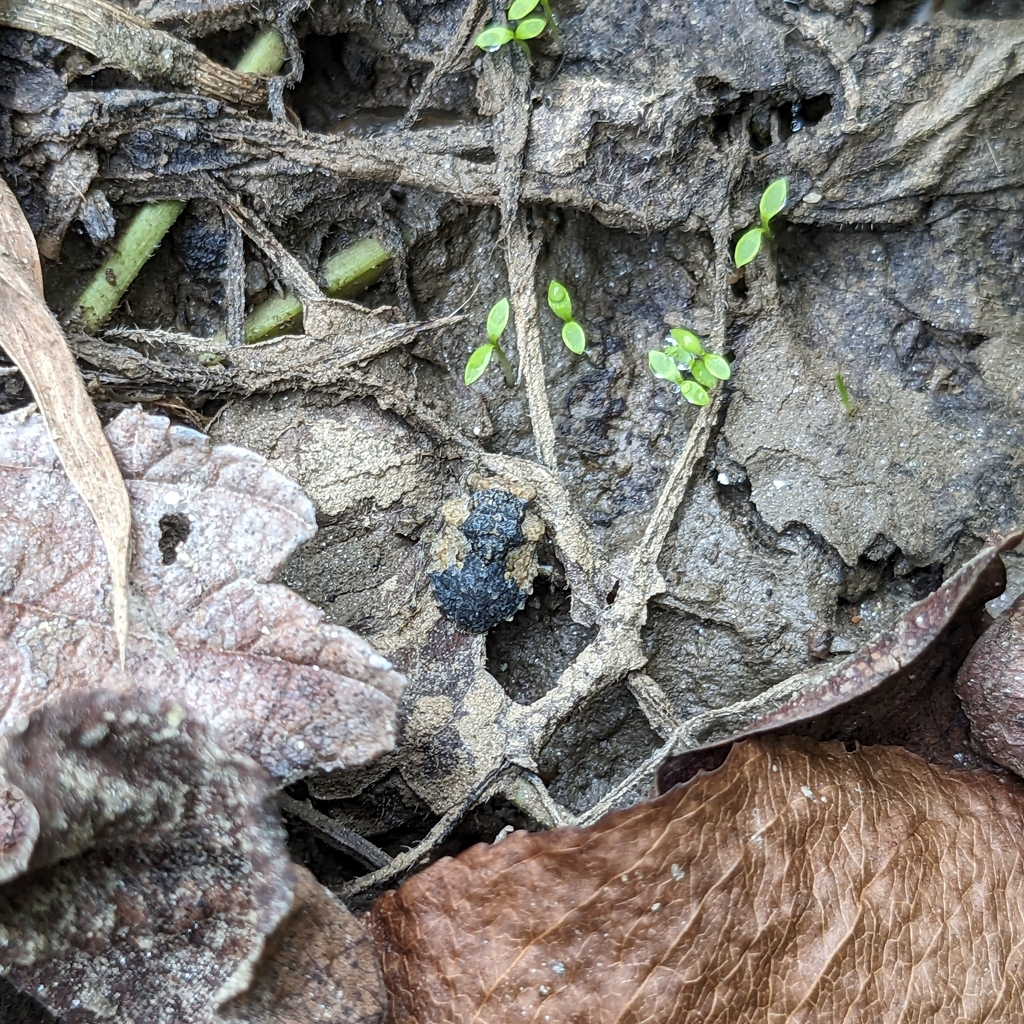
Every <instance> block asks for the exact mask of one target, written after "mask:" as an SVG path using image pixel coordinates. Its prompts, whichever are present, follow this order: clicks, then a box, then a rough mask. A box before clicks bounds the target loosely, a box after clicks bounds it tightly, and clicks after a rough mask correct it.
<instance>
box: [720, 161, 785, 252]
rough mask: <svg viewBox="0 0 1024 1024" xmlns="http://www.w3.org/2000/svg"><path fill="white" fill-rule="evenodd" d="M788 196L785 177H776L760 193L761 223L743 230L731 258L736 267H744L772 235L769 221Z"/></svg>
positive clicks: (783, 204) (779, 209)
mask: <svg viewBox="0 0 1024 1024" xmlns="http://www.w3.org/2000/svg"><path fill="white" fill-rule="evenodd" d="M787 198H789V184H788V183H787V181H786V179H785V178H776V179H775V181H773V182H772V183H771V184H770V185H769V186H768V187H767V188H766V189H765V190H764V192H762V193H761V205H760V212H761V223H760V224H759V225H758V226H757V227H756V228H751V229H750V230H749V231H744V232H743V234H742V235H740V240H739V241H738V242H737V243H736V252H735V254H734V256H733V260H734V262H735V263H736V266H737V267H745V266H746V265H747V264H748V263H749V262H750V261H751V260H752V259H753V258H754V257H755V256H756V255H757V254H758V253H759V252H760V251H761V243H762V242H763V241H764V240H765V239H766V238H771V237H772V231H771V223H772V218H773V217H775V216H776V215H777V214H778V213H779V212H780V211H781V210H782V208H783V207H784V206H785V205H786V200H787Z"/></svg>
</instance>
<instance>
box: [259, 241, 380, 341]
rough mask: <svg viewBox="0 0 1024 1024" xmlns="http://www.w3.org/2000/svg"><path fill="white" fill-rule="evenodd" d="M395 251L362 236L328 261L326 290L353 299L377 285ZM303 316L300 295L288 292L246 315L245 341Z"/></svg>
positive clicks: (323, 271) (324, 275) (265, 335)
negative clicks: (390, 251)
mask: <svg viewBox="0 0 1024 1024" xmlns="http://www.w3.org/2000/svg"><path fill="white" fill-rule="evenodd" d="M390 259H391V253H389V252H388V250H387V249H385V248H384V246H383V245H381V244H380V242H378V241H377V239H376V238H360V239H359V241H358V242H353V243H352V244H351V245H349V246H346V247H345V248H344V249H342V250H341V251H340V252H336V253H335V254H334V255H333V256H330V257H329V258H328V259H326V260H324V265H323V267H322V268H321V271H320V274H321V278H322V279H323V284H324V291H325V292H326V293H327V294H328V295H330V296H332V297H333V298H336V299H352V298H355V296H356V295H358V294H359V293H360V292H362V291H364V290H365V289H367V288H369V287H370V285H372V284H376V282H377V281H379V280H380V278H381V275H382V274H383V273H384V271H385V269H386V268H387V265H388V261H389V260H390ZM301 316H302V303H301V302H300V301H299V298H298V296H297V295H294V294H293V293H292V292H290V291H288V292H285V293H284V295H278V296H276V297H275V298H272V299H267V301H266V302H261V303H260V305H258V306H257V307H256V308H255V309H254V310H253V311H252V312H251V313H250V314H249V315H248V316H247V317H246V318H245V341H246V344H247V345H251V344H253V343H255V342H257V341H263V340H264V339H265V338H269V337H270V336H271V335H272V334H275V333H277V332H278V331H281V330H283V329H284V328H286V327H289V326H291V325H292V324H296V323H297V321H298V320H299V318H300V317H301Z"/></svg>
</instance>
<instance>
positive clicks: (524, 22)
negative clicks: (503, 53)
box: [476, 0, 551, 56]
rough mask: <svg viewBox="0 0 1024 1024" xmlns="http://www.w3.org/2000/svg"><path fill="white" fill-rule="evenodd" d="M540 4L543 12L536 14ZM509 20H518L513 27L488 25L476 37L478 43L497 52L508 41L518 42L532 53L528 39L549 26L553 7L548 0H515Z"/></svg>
mask: <svg viewBox="0 0 1024 1024" xmlns="http://www.w3.org/2000/svg"><path fill="white" fill-rule="evenodd" d="M538 5H540V6H542V8H543V13H541V14H535V13H534V11H536V9H537V7H538ZM507 17H508V20H509V21H511V22H518V24H516V25H515V26H514V27H513V28H509V27H508V26H507V25H498V24H494V25H488V26H487V28H485V29H484V30H483V32H481V33H480V35H478V36H477V37H476V45H477V46H479V47H480V49H481V50H486V51H487V52H488V53H496V52H497V51H498V50H500V49H501V48H502V47H503V46H504V45H505V44H506V43H511V42H516V43H518V44H519V45H520V46H521V47H522V48H523V49H524V50H525V51H526V54H527V56H529V55H530V48H529V47H528V46H527V45H526V41H527V40H528V39H536V38H537V36H539V35H540V34H541V33H542V32H543V31H544V29H546V28H547V27H548V22H549V20H550V17H551V9H550V8H549V7H548V0H514V2H513V4H512V6H511V7H510V8H509V9H508V13H507Z"/></svg>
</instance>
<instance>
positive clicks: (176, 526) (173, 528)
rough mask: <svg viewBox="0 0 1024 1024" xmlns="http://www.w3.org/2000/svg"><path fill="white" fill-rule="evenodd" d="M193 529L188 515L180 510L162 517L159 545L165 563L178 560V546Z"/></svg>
mask: <svg viewBox="0 0 1024 1024" xmlns="http://www.w3.org/2000/svg"><path fill="white" fill-rule="evenodd" d="M191 530H192V526H191V525H190V523H189V521H188V517H187V516H183V515H182V514H181V513H180V512H172V513H171V514H169V515H166V516H161V517H160V540H159V541H158V542H157V547H159V549H160V554H161V555H162V556H163V563H164V565H174V563H175V562H176V561H177V560H178V548H180V547H181V545H182V544H184V543H185V541H186V540H188V535H189V533H190V532H191Z"/></svg>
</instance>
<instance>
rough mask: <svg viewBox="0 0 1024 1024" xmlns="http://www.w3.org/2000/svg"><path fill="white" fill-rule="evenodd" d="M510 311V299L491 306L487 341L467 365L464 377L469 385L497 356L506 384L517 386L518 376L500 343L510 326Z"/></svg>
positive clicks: (501, 300)
mask: <svg viewBox="0 0 1024 1024" xmlns="http://www.w3.org/2000/svg"><path fill="white" fill-rule="evenodd" d="M508 310H509V307H508V299H499V301H497V302H496V303H495V304H494V305H493V306H491V311H490V313H488V314H487V341H485V342H484V343H483V344H482V345H480V346H479V347H478V348H475V349H474V350H473V354H472V355H471V356H470V357H469V360H468V361H467V363H466V372H465V373H464V374H463V375H462V379H463V380H464V381H465V382H466V383H467V384H472V383H473V381H475V380H478V379H479V378H480V377H481V376H483V372H484V370H486V369H487V367H488V366H489V365H490V362H491V357H492V356H497V357H498V362H499V363H500V364H501V371H502V373H504V374H505V383H506V384H508V386H509V387H514V386H515V383H516V375H515V373H513V371H512V364H511V363H510V362H509V359H508V356H507V355H505V350H504V349H503V348H502V347H501V343H500V338H501V336H502V334H504V333H505V328H506V327H507V326H508Z"/></svg>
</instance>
